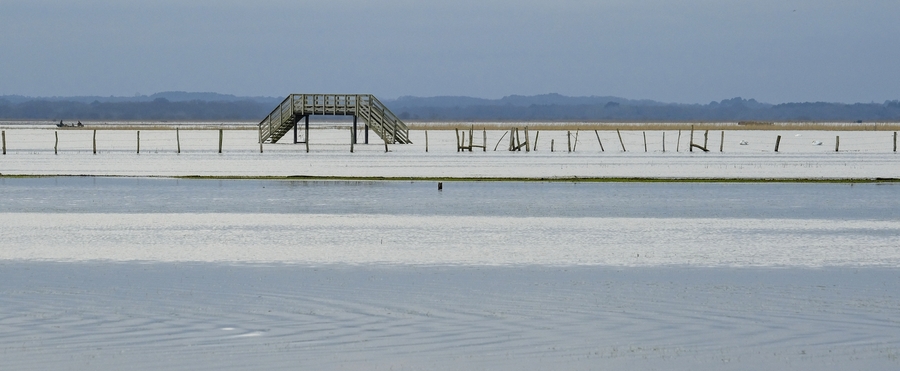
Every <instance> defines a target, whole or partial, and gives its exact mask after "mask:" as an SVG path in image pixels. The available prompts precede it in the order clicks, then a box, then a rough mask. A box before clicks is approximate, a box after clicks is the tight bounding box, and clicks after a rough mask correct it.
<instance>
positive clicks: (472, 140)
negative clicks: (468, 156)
mask: <svg viewBox="0 0 900 371" xmlns="http://www.w3.org/2000/svg"><path fill="white" fill-rule="evenodd" d="M474 147H475V125H472V126H470V127H469V152H472V151H473V148H474Z"/></svg>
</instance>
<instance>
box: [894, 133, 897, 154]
mask: <svg viewBox="0 0 900 371" xmlns="http://www.w3.org/2000/svg"><path fill="white" fill-rule="evenodd" d="M894 152H897V132H896V131H895V132H894Z"/></svg>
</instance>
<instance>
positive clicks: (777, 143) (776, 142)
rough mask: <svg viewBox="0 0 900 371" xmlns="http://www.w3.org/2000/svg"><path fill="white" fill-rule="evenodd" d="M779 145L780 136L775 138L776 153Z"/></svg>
mask: <svg viewBox="0 0 900 371" xmlns="http://www.w3.org/2000/svg"><path fill="white" fill-rule="evenodd" d="M780 144H781V135H779V136H778V138H775V152H778V146H779V145H780Z"/></svg>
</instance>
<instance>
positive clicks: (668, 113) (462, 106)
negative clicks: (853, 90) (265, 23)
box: [0, 92, 900, 122]
mask: <svg viewBox="0 0 900 371" xmlns="http://www.w3.org/2000/svg"><path fill="white" fill-rule="evenodd" d="M198 94H200V93H182V92H169V93H158V94H155V95H153V96H149V97H147V96H141V97H138V98H140V99H125V98H113V97H110V98H109V99H105V100H103V101H101V100H100V99H94V100H93V101H91V102H87V101H86V99H84V97H79V98H78V99H74V98H73V99H71V100H67V99H66V98H59V97H54V98H52V99H51V98H27V97H19V96H7V97H0V119H5V120H54V121H55V120H66V121H70V120H85V121H128V120H166V121H178V120H184V121H203V120H215V121H256V120H261V119H262V118H263V117H264V116H266V115H267V114H268V113H269V112H271V111H272V110H273V109H274V108H275V107H276V106H277V104H278V103H279V102H280V101H281V99H283V98H266V97H248V98H241V97H234V96H222V95H210V94H213V93H202V94H205V95H198ZM160 95H162V96H160ZM166 97H169V98H166ZM198 97H203V98H209V99H217V100H203V99H196V98H198ZM222 97H226V98H228V99H223V100H219V99H221V98H222ZM148 98H152V100H147V99H148ZM179 98H181V99H190V100H179ZM383 102H384V103H385V105H387V106H388V108H390V110H391V111H393V112H394V113H395V114H397V115H398V116H400V118H401V119H404V120H409V121H600V122H604V121H606V122H616V121H624V122H641V121H659V122H717V121H718V122H721V121H726V122H728V121H834V122H856V121H863V122H873V121H875V122H900V101H897V100H893V101H886V102H884V103H855V104H844V103H825V102H816V103H784V104H767V103H760V102H757V101H755V100H753V99H742V98H733V99H726V100H722V101H719V102H710V103H709V104H669V103H661V102H655V101H649V100H628V99H623V98H616V97H566V96H562V95H558V94H546V95H537V96H508V97H504V98H501V99H481V98H471V97H430V98H417V97H401V98H399V99H395V100H383Z"/></svg>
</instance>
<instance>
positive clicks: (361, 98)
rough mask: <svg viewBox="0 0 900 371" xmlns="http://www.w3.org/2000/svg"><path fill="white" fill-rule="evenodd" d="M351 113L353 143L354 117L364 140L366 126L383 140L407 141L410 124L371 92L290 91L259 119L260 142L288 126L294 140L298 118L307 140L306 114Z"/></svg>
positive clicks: (275, 138)
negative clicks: (360, 120)
mask: <svg viewBox="0 0 900 371" xmlns="http://www.w3.org/2000/svg"><path fill="white" fill-rule="evenodd" d="M313 115H343V116H353V130H352V132H351V141H352V143H357V140H356V139H357V138H356V133H357V126H356V125H357V119H362V121H363V123H364V124H365V125H366V130H365V143H368V142H369V129H372V131H374V132H375V134H377V135H378V136H379V137H380V138H381V139H382V140H383V141H384V142H385V144H387V143H399V144H409V143H412V142H411V141H410V140H409V128H408V127H407V126H406V124H404V123H403V121H400V119H399V118H397V116H396V115H394V114H393V113H392V112H391V111H390V110H389V109H388V108H387V107H386V106H385V105H384V104H382V103H381V101H379V100H378V98H375V96H374V95H372V94H291V95H289V96H288V97H287V98H285V99H284V101H282V102H281V104H280V105H278V107H276V108H275V109H274V110H273V111H272V113H270V114H269V115H268V116H266V118H264V119H263V120H262V121H261V122H260V123H259V143H276V142H278V140H279V139H281V138H282V137H283V136H284V135H285V134H287V133H288V132H289V131H290V130H291V129H293V130H294V143H303V141H298V140H297V130H298V126H299V123H300V121H301V120H303V121H304V123H305V125H304V126H305V127H304V133H305V134H304V136H303V140H304V141H305V142H306V143H307V144H309V116H313Z"/></svg>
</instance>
